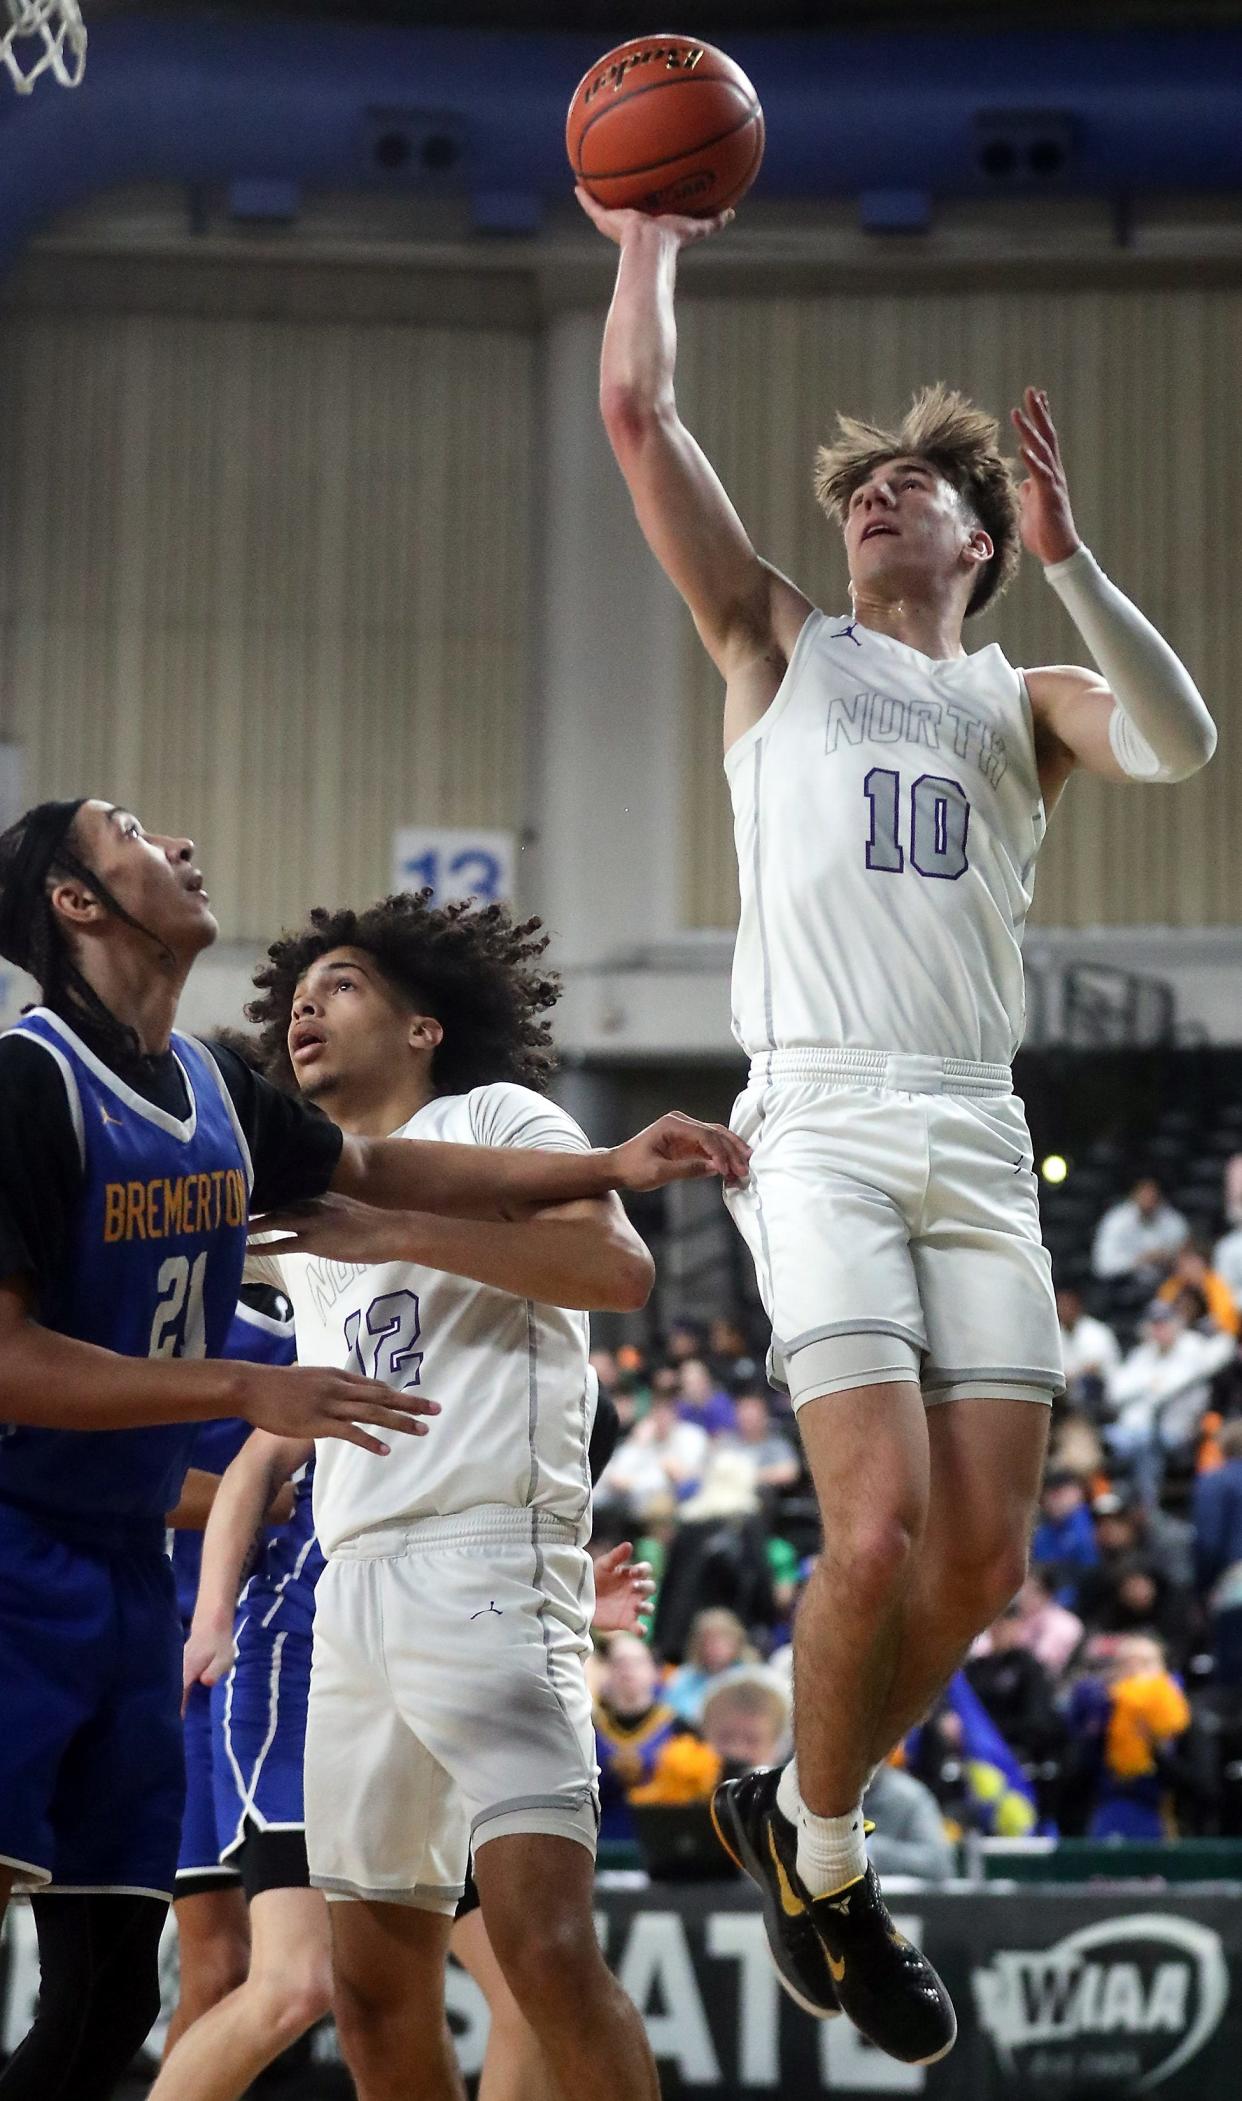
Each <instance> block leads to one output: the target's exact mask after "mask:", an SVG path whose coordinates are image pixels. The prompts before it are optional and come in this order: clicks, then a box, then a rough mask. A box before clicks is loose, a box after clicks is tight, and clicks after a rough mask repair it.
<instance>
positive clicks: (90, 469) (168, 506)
mask: <svg viewBox="0 0 1242 2101" xmlns="http://www.w3.org/2000/svg"><path fill="white" fill-rule="evenodd" d="M0 356H2V359H3V371H4V376H5V407H4V415H3V417H2V418H0V549H2V550H3V558H2V559H0V724H2V725H3V730H4V733H5V734H6V735H8V736H11V737H15V738H18V739H20V740H21V741H22V743H23V744H24V745H25V748H26V753H27V778H28V783H29V790H30V793H31V796H32V798H33V797H36V796H44V795H60V794H68V793H72V792H75V791H80V790H86V791H88V792H93V793H101V794H106V795H109V796H111V797H113V798H114V799H115V800H117V801H124V802H126V803H130V804H132V805H133V806H134V807H135V808H136V809H137V811H138V812H139V814H140V815H141V816H142V817H143V818H144V819H145V820H146V822H148V823H149V824H151V825H152V826H157V825H158V826H164V827H167V828H169V829H179V830H185V831H188V832H189V833H190V834H192V835H193V836H194V837H195V839H196V840H197V841H198V842H199V843H200V849H201V852H202V855H203V860H204V865H205V869H206V872H207V876H208V883H209V888H210V890H211V893H212V899H213V904H214V905H215V906H216V908H217V910H218V912H219V915H220V919H221V924H222V927H223V930H224V932H225V933H226V935H229V936H234V937H239V938H246V939H259V938H262V937H264V936H267V935H270V934H271V933H272V932H273V931H274V930H275V929H277V928H279V927H280V926H281V925H285V924H289V923H292V922H294V921H296V920H297V919H299V918H300V917H301V915H302V914H303V913H304V911H305V910H306V908H307V906H308V904H310V903H312V902H315V901H320V902H324V903H328V904H332V903H336V902H342V901H345V900H350V901H354V900H358V901H361V900H368V899H370V898H372V897H374V896H376V895H377V894H379V893H380V892H382V891H383V890H384V889H385V888H386V887H387V884H388V881H389V867H390V839H391V833H392V830H393V827H394V826H396V825H398V824H401V823H408V822H423V823H429V824H447V825H452V824H460V825H469V824H479V825H511V824H516V823H517V822H519V821H520V816H521V810H522V796H523V781H522V751H523V741H524V740H523V722H524V713H525V705H526V694H527V680H528V632H529V624H530V604H529V598H530V591H529V576H528V558H529V542H530V502H531V494H530V476H531V411H532V397H533V356H534V352H533V346H532V343H531V341H530V338H529V336H528V335H527V334H526V333H525V332H524V331H522V330H520V329H518V328H516V327H515V328H513V329H495V328H493V329H489V330H487V331H486V332H482V331H478V330H474V329H471V328H468V327H443V328H441V327H435V326H424V325H411V324H406V323H401V324H398V325H390V324H384V323H378V322H367V321H357V322H351V321H350V320H348V319H345V320H340V321H338V320H335V319H334V320H332V321H324V320H300V321H296V322H294V321H281V320H272V319H263V320H260V319H237V318H198V317H190V316H176V317H174V316H170V315H168V314H163V315H160V314H149V313H137V314H133V313H123V312H120V311H118V312H116V313H111V314H110V313H107V312H96V313H92V314H89V315H68V316H67V315H64V314H56V313H47V312H42V313H40V312H22V311H21V310H16V311H10V312H9V313H8V314H7V315H5V316H4V317H3V318H0Z"/></svg>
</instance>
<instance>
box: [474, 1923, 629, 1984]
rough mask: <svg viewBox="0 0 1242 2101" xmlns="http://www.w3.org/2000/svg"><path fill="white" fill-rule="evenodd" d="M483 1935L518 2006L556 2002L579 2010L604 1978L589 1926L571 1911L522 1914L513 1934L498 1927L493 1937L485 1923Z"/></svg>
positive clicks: (600, 1959) (597, 1950)
mask: <svg viewBox="0 0 1242 2101" xmlns="http://www.w3.org/2000/svg"><path fill="white" fill-rule="evenodd" d="M488 1932H489V1934H490V1936H491V1940H492V1947H493V1950H494V1952H495V1955H496V1960H497V1961H498V1962H499V1964H500V1967H501V1969H502V1970H503V1971H504V1974H505V1981H506V1983H507V1984H508V1986H509V1989H510V1991H511V1992H512V1993H513V1996H514V1998H515V1999H517V2000H518V2001H519V2003H520V2004H522V2005H523V2006H526V2007H528V2006H529V2004H530V2003H531V2002H532V2001H548V2000H555V1999H558V1998H562V1997H563V1998H565V1999H567V2000H568V2001H570V2002H571V2003H577V2004H578V2005H582V2004H584V2003H586V2002H587V2001H589V1999H590V1997H591V1996H592V1994H593V1991H594V1987H595V1985H596V1984H597V1983H598V1981H599V1978H600V1977H601V1976H603V1977H607V1974H608V1972H607V1970H606V1969H605V1966H604V1961H603V1957H602V1956H601V1954H600V1952H599V1943H598V1941H597V1940H596V1938H595V1933H594V1930H593V1927H592V1925H591V1922H590V1920H589V1919H586V1920H584V1919H582V1918H581V1917H580V1916H579V1914H578V1910H577V1907H576V1906H575V1907H573V1908H570V1907H568V1906H565V1907H561V1906H557V1905H548V1906H546V1907H544V1908H543V1909H542V1910H541V1912H540V1914H539V1915H538V1916H537V1917H532V1916H531V1915H530V1914H529V1913H527V1914H526V1916H525V1917H524V1918H523V1919H522V1920H521V1921H515V1922H514V1925H513V1930H507V1928H506V1927H505V1926H503V1925H502V1926H501V1928H500V1930H499V1932H497V1931H496V1930H495V1929H494V1928H493V1925H492V1922H491V1920H490V1919H489V1921H488Z"/></svg>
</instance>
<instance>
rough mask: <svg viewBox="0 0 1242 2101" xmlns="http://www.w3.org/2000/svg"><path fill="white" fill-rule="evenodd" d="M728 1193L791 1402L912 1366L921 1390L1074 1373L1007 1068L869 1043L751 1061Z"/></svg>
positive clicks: (1028, 1381)
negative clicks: (748, 1153) (740, 1178)
mask: <svg viewBox="0 0 1242 2101" xmlns="http://www.w3.org/2000/svg"><path fill="white" fill-rule="evenodd" d="M732 1127H733V1129H734V1130H735V1131H736V1132H737V1133H738V1134H739V1135H740V1136H741V1137H743V1138H745V1139H746V1140H747V1142H748V1144H750V1146H751V1147H752V1148H753V1152H752V1158H751V1172H750V1179H749V1181H748V1183H747V1184H746V1186H745V1187H744V1188H742V1189H738V1190H733V1191H730V1192H729V1193H728V1195H727V1197H726V1201H727V1203H728V1205H729V1209H730V1211H731V1212H732V1214H733V1217H734V1220H735V1221H736V1223H737V1225H738V1227H739V1229H740V1231H741V1233H742V1236H743V1238H744V1240H745V1241H746V1244H747V1246H748V1247H749V1249H750V1252H751V1255H752V1256H753V1258H754V1263H755V1269H756V1272H757V1275H758V1279H759V1289H760V1292H761V1294H762V1297H763V1302H764V1305H765V1307H766V1309H767V1312H768V1316H769V1318H770V1320H771V1323H772V1355H771V1359H770V1367H771V1372H772V1376H773V1378H774V1380H775V1382H776V1383H777V1384H778V1385H783V1386H785V1387H786V1388H787V1389H788V1391H789V1394H790V1396H791V1399H792V1400H793V1403H794V1406H795V1407H800V1406H801V1405H802V1403H803V1402H804V1401H808V1400H810V1399H812V1398H813V1397H814V1396H816V1395H818V1394H825V1393H840V1392H844V1391H845V1390H846V1389H847V1388H849V1387H853V1386H863V1385H872V1384H885V1383H889V1382H892V1381H895V1380H899V1379H913V1380H915V1381H916V1382H918V1383H919V1384H921V1386H922V1389H923V1395H924V1399H925V1400H926V1401H927V1402H928V1404H929V1405H930V1404H933V1403H937V1402H941V1401H951V1400H959V1399H968V1398H974V1397H982V1398H987V1399H1006V1398H1012V1399H1017V1400H1033V1401H1043V1402H1050V1401H1051V1400H1052V1399H1053V1398H1054V1396H1055V1395H1056V1394H1058V1393H1060V1392H1061V1391H1062V1390H1063V1388H1064V1384H1065V1381H1064V1378H1063V1375H1062V1371H1061V1341H1060V1328H1059V1325H1058V1322H1057V1314H1056V1303H1055V1300H1054V1298H1053V1292H1052V1265H1051V1261H1050V1259H1049V1256H1048V1252H1047V1250H1046V1248H1045V1247H1044V1245H1043V1242H1042V1239H1041V1236H1040V1229H1039V1203H1038V1184H1037V1180H1036V1177H1035V1174H1034V1172H1033V1162H1032V1158H1031V1141H1030V1135H1029V1133H1028V1131H1027V1127H1026V1117H1025V1115H1024V1113H1023V1109H1022V1104H1021V1102H1020V1101H1019V1100H1018V1098H1017V1096H1016V1095H1015V1094H1014V1093H1013V1089H1012V1083H1011V1080H1010V1076H1009V1072H1008V1068H1007V1067H1005V1066H996V1065H972V1064H967V1063H966V1062H965V1061H958V1060H947V1059H941V1058H924V1057H913V1056H907V1055H904V1054H903V1055H898V1054H896V1053H893V1054H889V1053H885V1052H880V1051H865V1050H840V1051H831V1050H805V1051H794V1050H790V1051H774V1052H771V1053H769V1054H767V1055H765V1056H764V1057H762V1058H758V1059H756V1060H755V1062H754V1065H753V1066H752V1068H751V1078H750V1085H749V1086H748V1087H747V1088H746V1090H745V1092H744V1093H742V1094H741V1095H740V1096H739V1097H738V1100H737V1103H736V1105H735V1108H734V1112H733V1117H732Z"/></svg>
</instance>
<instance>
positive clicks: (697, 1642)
mask: <svg viewBox="0 0 1242 2101" xmlns="http://www.w3.org/2000/svg"><path fill="white" fill-rule="evenodd" d="M757 1662H758V1654H757V1652H756V1650H755V1648H754V1647H753V1645H752V1643H751V1641H750V1639H749V1636H748V1635H747V1632H746V1628H745V1627H744V1625H743V1624H742V1621H741V1620H740V1619H739V1618H738V1616H737V1614H736V1612H726V1611H724V1610H723V1609H721V1608H720V1607H715V1608H712V1609H710V1610H708V1611H706V1612H700V1613H697V1614H696V1615H695V1618H694V1620H693V1621H692V1623H691V1627H690V1636H689V1640H688V1641H687V1643H686V1660H685V1662H684V1663H683V1664H682V1665H681V1666H680V1668H679V1669H677V1670H675V1671H674V1672H673V1673H672V1676H671V1677H670V1678H669V1680H668V1682H667V1684H666V1685H665V1688H664V1697H665V1699H666V1700H667V1701H668V1704H669V1706H670V1707H671V1708H672V1709H673V1711H674V1713H675V1714H678V1715H680V1716H681V1719H682V1721H683V1722H690V1723H692V1724H694V1725H695V1726H697V1725H698V1723H699V1721H700V1719H701V1717H702V1714H703V1709H704V1705H705V1703H706V1701H707V1698H708V1695H709V1694H710V1693H711V1692H712V1691H713V1689H714V1688H715V1687H716V1686H717V1685H719V1684H720V1682H721V1680H722V1679H725V1678H727V1677H729V1676H730V1675H731V1674H732V1673H734V1672H735V1671H737V1670H738V1668H739V1666H741V1665H745V1664H753V1663H757Z"/></svg>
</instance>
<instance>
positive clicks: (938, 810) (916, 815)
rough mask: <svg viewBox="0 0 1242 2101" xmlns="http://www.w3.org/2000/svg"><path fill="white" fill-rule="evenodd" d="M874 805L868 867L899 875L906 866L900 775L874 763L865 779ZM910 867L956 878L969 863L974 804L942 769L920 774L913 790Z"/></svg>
mask: <svg viewBox="0 0 1242 2101" xmlns="http://www.w3.org/2000/svg"><path fill="white" fill-rule="evenodd" d="M863 794H864V795H865V797H866V799H867V801H868V803H869V804H870V805H871V831H870V835H869V837H868V839H867V866H868V868H873V869H876V870H877V871H878V872H879V873H880V874H882V875H900V874H901V873H902V871H903V870H904V868H905V865H906V856H905V851H904V850H903V848H902V844H901V818H902V802H903V797H902V792H901V775H900V774H899V773H894V772H893V771H892V770H891V769H890V768H889V767H887V766H873V767H872V769H871V771H870V773H869V774H868V775H867V778H866V780H865V781H864V782H863ZM909 799H910V825H909V833H908V837H909V850H910V866H911V867H912V868H913V870H914V872H915V874H916V875H921V876H925V877H927V878H928V880H929V881H933V882H941V883H955V882H956V881H957V879H958V877H959V875H965V873H966V870H967V869H968V868H969V866H970V862H969V861H968V859H967V857H966V836H967V833H968V832H969V830H970V804H969V802H968V801H967V799H966V791H965V789H964V788H963V787H962V786H961V784H960V782H958V781H951V780H949V779H947V778H946V776H945V775H944V774H941V773H921V774H920V775H919V777H918V779H917V780H916V781H915V783H914V786H913V787H912V788H911V790H910V798H909Z"/></svg>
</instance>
